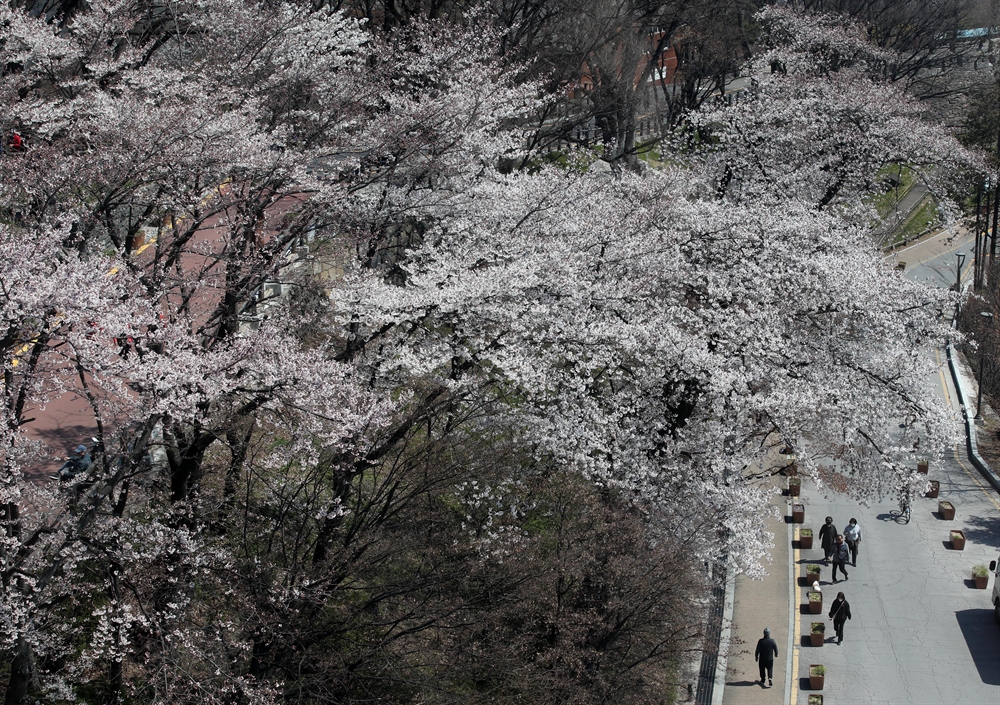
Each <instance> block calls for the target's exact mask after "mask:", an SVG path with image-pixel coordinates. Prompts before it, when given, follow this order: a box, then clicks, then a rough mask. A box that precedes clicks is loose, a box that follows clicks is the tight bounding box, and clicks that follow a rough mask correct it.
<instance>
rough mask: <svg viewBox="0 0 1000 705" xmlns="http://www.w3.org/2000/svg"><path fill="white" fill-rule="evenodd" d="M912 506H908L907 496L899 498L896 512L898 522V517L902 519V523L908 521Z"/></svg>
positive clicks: (907, 522)
mask: <svg viewBox="0 0 1000 705" xmlns="http://www.w3.org/2000/svg"><path fill="white" fill-rule="evenodd" d="M912 511H913V510H912V508H911V507H910V499H909V498H908V497H905V496H904V497H900V498H899V513H898V514H896V521H897V522H899V520H900V519H902V520H903V523H904V524H909V523H910V515H911V513H912Z"/></svg>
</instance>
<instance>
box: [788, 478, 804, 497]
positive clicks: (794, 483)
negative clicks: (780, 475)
mask: <svg viewBox="0 0 1000 705" xmlns="http://www.w3.org/2000/svg"><path fill="white" fill-rule="evenodd" d="M801 490H802V481H801V480H800V479H799V478H797V477H790V478H788V496H789V497H798V496H799V493H800V491H801Z"/></svg>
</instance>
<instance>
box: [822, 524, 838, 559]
mask: <svg viewBox="0 0 1000 705" xmlns="http://www.w3.org/2000/svg"><path fill="white" fill-rule="evenodd" d="M819 540H820V543H822V544H823V560H824V561H827V562H829V561H830V556H832V555H833V550H834V548H836V546H837V527H836V526H834V525H833V517H827V518H826V523H825V524H823V526H821V527H820V529H819Z"/></svg>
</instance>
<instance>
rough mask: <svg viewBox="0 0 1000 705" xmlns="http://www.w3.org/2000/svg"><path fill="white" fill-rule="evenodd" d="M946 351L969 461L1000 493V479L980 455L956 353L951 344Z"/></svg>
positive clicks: (974, 423)
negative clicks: (959, 407) (960, 414)
mask: <svg viewBox="0 0 1000 705" xmlns="http://www.w3.org/2000/svg"><path fill="white" fill-rule="evenodd" d="M945 350H946V352H947V354H948V369H949V370H950V371H951V378H952V380H953V381H954V383H955V393H956V394H958V404H959V406H961V407H962V419H963V420H964V422H965V450H966V452H967V453H968V456H969V461H970V462H971V463H972V464H973V465H975V466H976V469H977V470H978V471H979V472H980V473H981V474H982V476H983V477H985V478H986V479H987V480H988V481H989V483H990V484H991V485H993V489H995V490H996V491H997V492H1000V477H998V476H997V474H996V473H995V472H994V471H993V468H991V467H990V466H989V463H987V462H986V461H985V460H983V457H982V456H981V455H979V445H978V444H977V442H976V422H975V419H974V418H973V417H970V415H969V409H968V407H967V406H966V403H965V400H966V399H967V398H968V394H967V392H966V387H965V380H964V379H963V378H962V375H960V374H959V372H958V367H957V365H956V364H955V352H954V350H953V349H952V344H951V342H949V343H948V345H947V346H946V348H945Z"/></svg>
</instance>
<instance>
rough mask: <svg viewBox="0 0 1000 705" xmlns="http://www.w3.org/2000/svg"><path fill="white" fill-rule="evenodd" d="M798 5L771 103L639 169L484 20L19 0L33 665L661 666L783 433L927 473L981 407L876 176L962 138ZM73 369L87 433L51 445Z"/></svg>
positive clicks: (9, 116) (111, 672) (143, 677)
mask: <svg viewBox="0 0 1000 705" xmlns="http://www.w3.org/2000/svg"><path fill="white" fill-rule="evenodd" d="M165 17H169V19H170V21H165V20H164V18H165ZM772 17H776V18H778V19H776V20H775V21H776V22H783V23H784V24H782V27H784V28H785V30H784V31H785V34H787V35H788V36H786V37H785V38H783V39H782V40H781V42H780V44H779V43H778V42H776V43H775V47H774V50H773V53H772V54H770V55H768V56H766V57H765V58H764V61H763V62H762V63H760V64H758V65H756V69H755V70H756V74H755V78H756V81H757V83H756V88H755V90H754V92H753V93H752V95H751V96H750V99H749V100H748V101H746V102H745V103H741V104H740V105H737V106H735V107H732V108H720V109H711V110H706V111H705V112H704V113H703V114H702V115H701V116H700V117H699V118H698V119H697V120H696V121H695V122H694V127H695V128H696V129H694V130H691V131H688V132H686V133H684V134H683V135H681V137H679V139H678V144H677V145H675V150H676V151H675V159H674V160H673V161H672V162H671V166H669V167H668V168H664V169H662V170H658V171H655V172H648V173H645V174H642V175H639V174H623V175H620V176H617V177H611V176H609V175H604V174H600V173H599V172H598V171H597V170H596V169H593V168H588V167H590V166H591V165H590V164H589V163H588V158H587V157H585V156H583V155H576V154H570V155H567V160H568V161H569V162H570V163H569V166H568V167H567V168H555V167H551V166H550V167H546V166H543V165H542V163H541V161H540V160H538V159H536V157H537V155H535V154H532V153H531V152H530V150H527V149H526V148H525V145H526V144H529V143H530V136H529V135H527V134H526V125H527V124H528V123H527V121H526V119H525V117H526V116H528V115H531V114H533V113H536V112H537V111H538V110H539V108H540V107H544V106H545V105H546V104H547V101H548V100H550V99H549V98H547V97H545V96H544V95H542V90H541V84H537V83H531V82H523V81H521V80H519V77H520V76H522V75H523V73H522V72H520V71H518V70H511V69H510V68H508V67H505V66H504V65H503V64H502V63H501V62H500V61H499V60H498V59H497V58H496V57H495V53H496V52H495V51H493V49H495V47H496V46H497V44H498V42H499V37H500V36H502V35H501V34H500V33H495V32H492V31H489V30H484V29H482V28H481V27H476V29H475V31H474V32H470V31H467V30H463V29H461V28H459V27H456V26H453V25H448V24H444V23H415V24H414V25H413V26H412V27H409V28H406V29H403V30H398V31H397V32H396V33H393V34H390V35H387V36H384V37H375V36H372V35H370V34H369V33H368V32H367V31H366V29H365V28H364V27H363V26H361V25H359V24H358V23H356V22H354V21H352V20H350V19H348V18H345V17H344V16H343V15H341V14H339V13H337V12H332V11H329V10H327V9H320V10H315V9H314V8H312V7H306V6H300V5H297V4H274V3H270V4H263V3H262V4H260V5H255V4H244V3H235V2H231V1H230V0H208V1H207V2H198V3H177V4H169V5H165V6H164V5H155V6H150V5H146V4H143V3H132V2H120V1H117V0H111V1H109V2H94V3H92V4H91V5H90V6H89V7H88V8H86V9H85V11H79V12H77V14H76V15H74V16H73V18H72V21H67V22H65V23H63V24H61V25H59V26H54V25H49V24H46V23H45V22H44V21H43V20H39V19H33V18H31V17H29V16H27V15H25V14H24V13H23V12H21V11H19V10H14V9H11V8H9V7H6V6H5V8H4V9H0V23H3V25H4V27H5V29H6V37H5V41H4V43H3V44H2V45H0V59H2V65H4V66H6V67H7V69H6V71H5V73H4V74H3V76H2V77H0V95H2V97H3V100H0V123H2V124H4V125H6V126H16V127H17V128H19V129H20V130H21V131H22V132H23V133H24V134H25V135H26V136H27V138H28V139H27V141H28V149H27V150H26V151H25V152H23V153H18V154H14V155H6V156H5V157H4V160H5V161H4V166H5V176H4V180H3V181H2V183H0V203H2V207H3V211H2V215H3V227H2V230H0V247H2V248H3V250H2V254H3V255H4V256H3V258H2V259H0V284H2V286H3V288H2V290H0V291H2V298H0V316H2V321H3V330H4V335H3V337H2V338H0V341H2V342H0V352H2V354H3V364H4V373H5V375H4V422H5V423H4V431H3V434H4V435H3V437H2V441H3V448H4V451H3V456H2V459H3V466H2V473H3V474H2V479H3V482H2V484H0V487H2V488H3V489H2V491H3V493H4V494H3V496H2V497H0V499H2V501H3V506H4V514H3V526H4V528H5V536H4V537H3V543H2V544H0V560H2V564H0V569H2V574H0V577H2V600H3V606H4V609H3V611H2V615H3V617H2V621H0V640H2V643H3V644H4V647H5V648H7V649H9V652H10V654H11V656H12V661H11V663H12V665H11V669H10V672H11V677H10V682H9V684H8V689H7V696H6V702H7V703H17V702H22V701H24V698H25V697H26V693H28V692H29V690H31V691H32V692H34V693H39V694H44V697H48V698H50V699H53V700H57V699H63V700H72V699H74V698H76V699H83V700H88V699H89V700H93V701H106V702H115V701H121V700H123V699H125V698H127V697H135V698H136V699H139V698H143V699H146V700H149V701H151V702H196V701H197V702H205V701H209V702H222V701H226V702H230V701H252V702H270V701H275V700H278V699H281V698H288V697H297V698H300V699H312V700H317V701H319V700H324V701H344V702H349V701H351V699H352V698H353V699H356V698H360V697H368V698H371V697H386V698H388V697H395V695H393V694H394V693H395V694H396V695H398V693H405V694H407V695H408V696H413V697H414V698H417V697H420V696H421V695H422V696H423V697H424V698H425V699H428V700H429V699H433V697H436V696H435V695H433V694H435V693H439V692H443V693H445V695H446V696H447V697H454V695H455V694H456V693H467V692H470V691H475V696H474V697H476V698H479V699H481V700H483V701H484V702H486V701H492V700H491V698H494V697H501V696H502V697H509V698H511V699H516V698H517V697H521V693H520V691H519V690H518V686H517V682H518V675H520V674H528V675H530V678H531V680H530V682H532V683H538V684H543V685H544V686H545V687H546V688H549V689H551V692H553V693H556V692H558V693H562V694H563V697H565V698H566V699H575V700H578V701H581V702H583V701H590V700H593V701H594V702H597V701H600V700H601V699H602V698H606V696H607V693H610V692H619V689H620V688H621V689H622V690H621V691H620V692H622V693H626V692H627V693H628V696H627V697H628V698H629V701H630V702H658V701H662V700H664V699H665V697H666V695H665V693H666V692H667V690H666V688H668V687H669V686H670V684H669V683H660V682H659V681H658V680H657V678H655V677H654V676H655V674H656V673H657V672H658V671H657V669H658V668H659V669H660V670H661V671H662V666H663V665H664V664H666V665H668V666H669V667H670V669H668V670H670V671H671V672H673V671H675V670H678V669H680V668H681V667H682V665H683V650H684V648H685V647H686V646H687V644H685V641H686V640H689V639H693V638H694V637H695V636H696V635H697V634H698V631H699V630H698V604H699V599H700V597H701V592H700V591H701V590H702V589H704V580H703V579H701V578H699V577H698V576H697V574H695V573H694V572H693V571H692V570H691V568H692V563H697V562H699V561H703V560H714V559H717V558H718V557H720V556H721V555H722V554H728V555H730V556H732V557H733V558H734V559H735V560H736V561H737V563H738V565H739V566H740V567H741V568H742V569H743V570H746V571H748V572H751V573H755V572H759V571H760V570H761V567H760V565H759V560H760V558H761V557H762V556H763V555H764V554H765V553H766V550H767V547H768V544H769V542H770V536H769V535H768V534H767V533H766V532H765V530H764V523H763V521H762V516H763V514H764V513H765V511H766V509H765V508H766V505H767V502H768V500H769V498H770V496H771V493H772V491H773V490H772V489H771V486H770V485H768V484H767V483H766V482H761V479H762V478H766V477H768V476H769V475H770V474H772V473H773V472H775V471H776V470H775V468H774V467H773V463H772V462H771V461H772V460H773V457H772V456H773V451H774V449H775V448H776V447H777V446H779V445H785V444H791V445H793V446H794V447H795V450H796V454H797V456H798V458H799V462H800V463H801V465H802V467H803V470H804V471H805V472H809V473H813V474H815V475H816V476H817V477H819V478H821V479H824V478H825V479H831V478H833V479H837V481H838V482H839V483H841V485H842V487H843V488H844V489H846V490H847V491H849V492H851V493H853V494H854V495H856V496H858V497H859V498H861V499H870V498H873V497H876V496H878V495H879V494H882V493H886V492H890V491H893V490H894V489H896V488H898V487H900V486H905V485H906V484H907V483H909V482H912V477H911V473H909V472H908V471H907V468H908V467H909V465H911V464H912V461H913V458H914V455H915V454H916V453H918V452H919V453H920V454H921V455H927V454H930V455H933V454H934V453H939V452H941V450H942V449H943V448H944V447H945V446H946V444H948V443H950V441H951V440H952V435H951V434H952V433H953V429H954V423H953V419H952V418H951V417H950V416H949V414H948V413H947V412H946V411H945V410H944V409H943V408H941V407H940V406H936V405H935V403H934V402H932V401H929V399H930V398H931V397H930V396H929V395H927V394H926V388H925V384H924V380H925V379H926V377H927V372H928V370H929V369H930V368H929V366H928V365H929V363H927V362H926V360H925V358H924V357H923V356H922V355H921V352H920V350H921V348H920V346H921V345H923V344H926V343H927V342H931V341H934V340H936V339H938V338H940V337H941V336H943V335H944V334H945V329H944V328H943V326H942V324H941V323H940V322H939V320H938V314H937V312H938V309H939V308H940V307H941V306H942V305H944V302H945V298H944V295H941V294H937V293H934V292H931V291H927V290H925V289H923V288H922V287H921V286H919V285H917V284H914V283H911V282H908V281H906V280H905V279H903V278H902V277H899V276H897V275H895V274H893V273H892V272H890V271H888V270H887V269H886V266H885V265H884V263H883V262H882V260H881V257H880V256H879V253H878V252H877V250H876V249H875V248H874V246H873V245H872V243H871V241H870V235H869V232H868V222H869V221H868V219H867V215H868V214H867V211H866V210H865V207H864V203H863V200H862V196H863V195H864V193H865V190H866V188H867V184H868V183H869V182H871V181H872V180H873V179H875V178H876V176H875V172H876V171H877V170H878V169H879V168H880V167H881V166H883V165H884V164H886V163H889V162H892V161H894V160H906V161H908V162H917V163H922V162H921V161H920V160H924V162H926V163H928V164H929V163H932V162H933V163H937V164H948V163H949V162H948V161H947V159H949V158H950V159H951V160H952V162H955V161H958V160H963V159H965V157H964V153H961V152H958V151H955V146H954V144H953V143H952V142H950V141H949V140H947V139H944V138H941V137H940V136H939V135H938V134H937V133H935V132H934V131H933V130H932V129H931V128H929V127H925V126H923V125H922V124H921V123H920V122H919V116H918V115H917V111H916V110H915V109H914V108H913V106H912V104H911V103H908V102H907V101H906V100H905V99H904V98H901V97H899V96H898V95H897V94H895V93H893V92H892V91H891V90H890V89H887V88H886V87H885V86H884V85H882V84H880V83H878V82H877V81H876V80H875V78H873V77H871V76H870V75H868V73H866V70H865V68H864V67H863V66H862V65H861V63H860V60H858V61H853V62H851V61H844V60H843V59H838V61H839V63H838V65H837V66H836V67H831V66H829V65H824V63H823V62H824V61H827V60H828V58H829V56H828V55H827V54H824V53H823V52H820V51H816V50H815V46H816V45H817V43H821V44H823V45H824V46H826V45H833V46H838V47H853V49H852V51H856V52H858V53H859V55H860V53H863V52H873V51H876V50H870V49H868V48H867V45H866V44H865V43H864V41H863V40H862V39H861V38H860V37H858V36H856V35H852V34H851V33H850V32H849V31H844V30H843V28H842V27H838V26H834V25H831V26H829V27H828V26H825V25H824V26H823V27H822V28H821V29H822V31H821V32H819V35H818V38H817V36H815V35H810V34H809V31H813V30H809V28H808V25H807V24H803V23H801V22H797V21H796V20H795V17H794V16H793V15H787V16H785V15H772ZM838 55H839V56H841V57H843V55H844V51H838ZM772 65H773V66H775V67H776V68H778V69H780V70H777V71H775V72H774V73H770V70H771V67H772ZM855 84H856V85H855ZM804 98H805V99H809V100H810V101H811V102H810V107H811V110H810V111H807V112H805V113H803V111H802V110H801V108H800V107H797V106H798V105H800V103H799V102H798V101H801V100H802V99H804ZM880 111H882V112H881V113H880ZM880 115H882V117H883V118H885V119H882V120H880V119H879V116H880ZM886 116H887V117H886ZM949 154H953V155H957V156H951V157H948V155H949ZM511 163H524V164H526V165H527V167H528V168H525V169H523V170H520V171H516V172H514V173H504V171H509V170H507V169H501V168H500V167H501V166H504V165H509V164H511ZM286 288H287V290H290V291H291V293H290V294H288V295H286V293H285V292H286ZM279 289H280V291H281V294H280V295H279V294H278V293H277V291H278V290H279ZM68 393H76V394H79V395H80V396H81V397H82V398H83V399H84V400H85V402H86V404H87V407H88V408H89V409H90V412H91V415H92V417H93V421H94V427H95V429H96V432H97V434H98V436H99V438H100V440H101V447H102V449H101V450H100V451H99V452H98V453H96V454H95V462H94V465H93V467H92V469H91V470H90V471H89V472H88V473H87V474H85V475H81V476H80V477H78V478H76V479H75V480H74V481H73V482H70V483H65V484H63V485H61V486H60V485H59V483H56V482H45V481H42V480H38V479H36V480H34V481H29V480H28V479H27V478H26V473H28V472H29V471H34V470H37V468H38V467H40V466H42V465H41V464H42V463H43V462H44V461H43V458H44V456H45V453H46V449H45V448H43V447H41V446H40V444H38V443H33V442H31V441H30V440H29V436H28V432H29V431H30V429H31V427H32V424H33V423H34V422H35V421H37V417H38V416H39V415H40V414H43V413H45V406H46V404H49V403H55V402H56V401H57V400H58V399H60V398H62V397H63V396H64V395H66V394H68ZM900 420H903V421H906V422H907V425H906V428H905V429H904V430H903V431H900V430H899V428H898V423H899V421H900ZM151 458H152V459H151ZM838 486H839V485H838ZM570 490H572V491H570ZM564 530H565V531H566V532H568V533H566V534H563V533H560V532H562V531H564ZM564 536H565V537H568V538H567V539H566V543H560V542H561V541H563V538H562V537H564ZM588 542H593V544H594V545H598V546H599V547H600V550H596V549H595V550H594V551H591V550H590V548H581V546H584V547H586V546H588V545H589V543H588ZM554 545H555V546H556V548H553V546H554ZM553 561H555V562H557V563H558V579H554V578H553V577H552V570H551V567H552V566H551V564H552V562H553ZM658 561H671V564H670V565H671V566H676V567H677V569H676V570H663V571H654V572H653V573H650V572H648V571H647V572H644V571H643V570H642V569H641V566H642V565H643V564H644V563H648V562H658ZM567 605H570V606H571V607H567ZM516 615H522V616H523V615H531V618H530V619H527V618H525V619H523V620H521V621H518V620H516V619H514V616H516ZM644 620H645V621H644ZM648 620H652V622H653V623H654V624H655V625H656V627H657V628H656V629H651V628H649V627H650V622H649V621H648ZM580 624H586V625H587V628H586V629H583V628H580V627H579V625H580ZM484 625H493V626H495V627H496V629H497V630H500V631H497V632H496V633H501V632H502V633H503V635H504V639H503V643H502V644H500V643H493V642H492V641H491V639H489V638H487V637H484V631H483V629H482V627H483V626H484ZM662 634H670V635H671V639H669V640H663V639H662V637H661V636H658V635H662ZM640 651H641V652H642V653H644V654H647V655H648V658H645V659H637V658H636V654H637V653H639V652H640ZM482 654H487V655H490V654H495V655H497V656H498V657H499V661H498V663H500V664H502V667H498V668H496V669H493V670H491V669H490V668H489V666H488V664H489V662H490V659H489V658H488V656H487V657H484V656H483V655H482ZM470 669H471V670H472V671H474V672H475V673H477V674H478V675H477V676H476V678H475V679H474V680H475V683H473V684H471V685H470V683H469V672H470ZM428 674H430V675H428ZM552 674H559V675H558V676H557V677H556V676H553V675H552ZM434 688H439V689H440V691H435V690H434ZM428 693H431V694H432V695H428ZM442 697H445V696H442ZM469 697H473V696H469ZM554 697H555V696H554ZM623 697H624V696H623Z"/></svg>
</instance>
